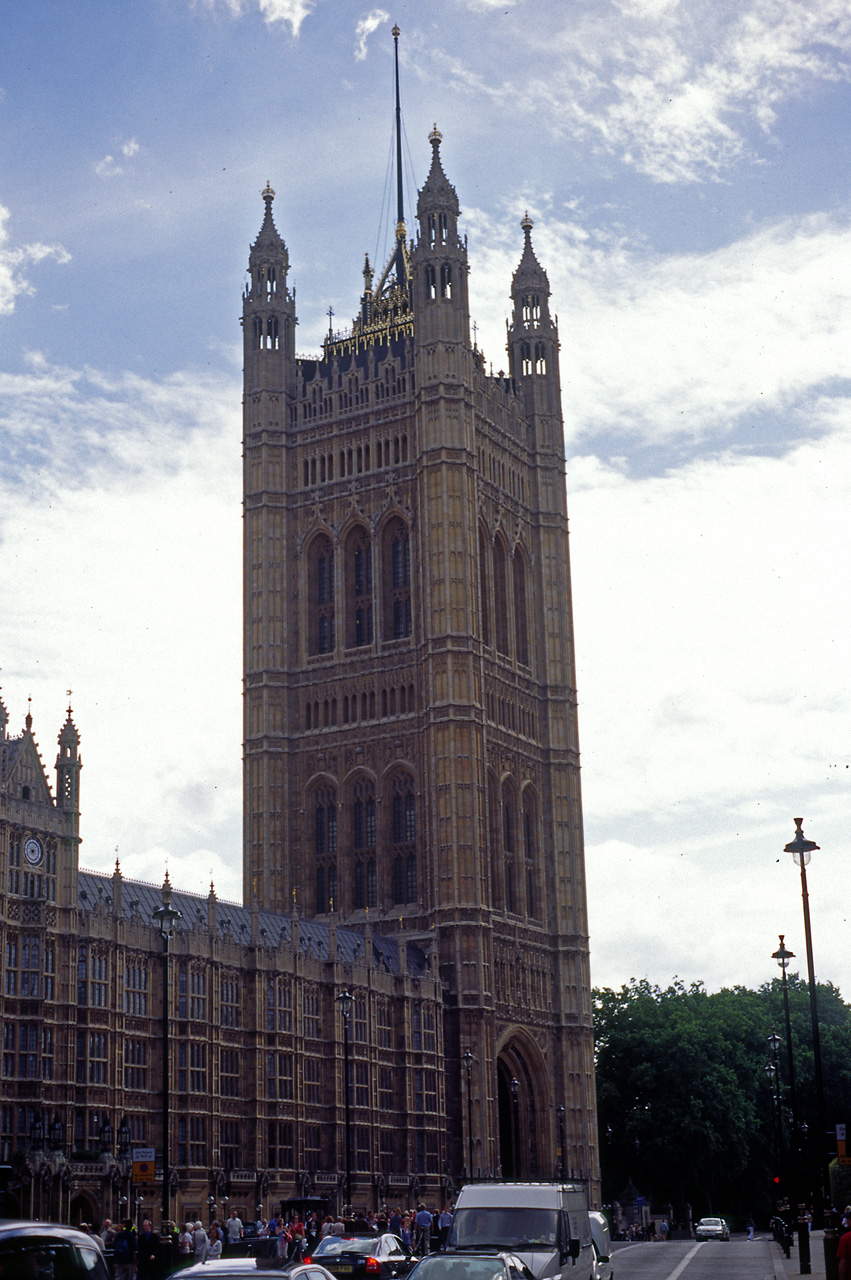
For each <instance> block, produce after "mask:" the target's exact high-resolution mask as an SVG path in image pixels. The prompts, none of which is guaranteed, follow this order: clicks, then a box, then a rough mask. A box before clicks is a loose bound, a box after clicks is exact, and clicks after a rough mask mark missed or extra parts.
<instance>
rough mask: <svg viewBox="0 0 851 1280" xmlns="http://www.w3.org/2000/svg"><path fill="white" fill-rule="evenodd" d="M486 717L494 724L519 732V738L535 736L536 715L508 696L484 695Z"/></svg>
mask: <svg viewBox="0 0 851 1280" xmlns="http://www.w3.org/2000/svg"><path fill="white" fill-rule="evenodd" d="M485 706H486V709H487V715H488V719H489V720H491V721H492V722H493V723H494V724H500V725H502V727H503V729H510V730H511V731H512V733H519V734H520V736H521V738H535V737H536V733H537V728H536V726H537V716H536V715H535V713H534V711H530V710H529V709H528V707H523V706H518V705H517V703H515V702H513V701H512V700H511V699H510V698H498V697H497V696H496V694H494V693H487V694H486V695H485Z"/></svg>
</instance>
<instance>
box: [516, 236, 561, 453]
mask: <svg viewBox="0 0 851 1280" xmlns="http://www.w3.org/2000/svg"><path fill="white" fill-rule="evenodd" d="M520 226H521V227H522V229H523V236H524V244H523V254H522V256H521V258H520V263H519V265H518V267H517V270H516V271H515V272H514V275H513V277H512V280H511V297H512V301H513V304H514V306H513V315H512V320H511V324H510V325H509V328H508V368H509V372H510V374H511V376H512V377H513V378H515V379H516V380H517V382H518V384H519V385H520V386H521V388H522V392H523V394H524V396H525V399H526V407H527V411H528V412H529V414H530V417H532V418H533V419H534V420H535V426H536V439H537V442H538V446H539V448H552V449H555V450H556V451H558V452H559V453H560V452H562V450H563V429H562V425H561V385H560V379H559V368H558V351H559V340H558V328H557V326H556V324H555V321H554V320H553V318H552V316H551V315H550V302H549V299H550V282H549V279H548V278H547V273H546V271H545V270H544V268H543V267H542V266H541V264H540V262H539V261H538V259H537V258H536V257H535V251H534V249H533V248H532V226H533V223H532V219H531V218H530V217H529V215H528V213H527V214H524V216H523V218H522V220H521V222H520Z"/></svg>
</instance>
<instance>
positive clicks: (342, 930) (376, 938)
mask: <svg viewBox="0 0 851 1280" xmlns="http://www.w3.org/2000/svg"><path fill="white" fill-rule="evenodd" d="M79 894H80V897H79V906H80V910H81V911H92V910H94V908H95V907H97V906H98V905H103V906H104V907H107V908H109V909H111V908H112V877H111V876H107V875H101V874H99V873H98V872H95V871H80V872H79ZM121 901H122V907H123V910H122V915H123V916H124V917H125V918H126V919H134V918H135V919H139V920H141V921H143V922H145V923H153V920H152V917H153V913H154V911H156V909H157V907H160V906H162V895H161V892H160V889H159V888H158V887H157V886H156V885H152V884H146V883H145V882H144V881H143V880H128V879H126V878H125V877H122V884H121ZM171 902H172V906H173V907H174V908H175V909H176V910H177V911H179V912H180V914H181V917H182V918H181V919H180V920H179V921H178V923H177V928H178V929H179V930H183V929H192V928H193V927H200V928H202V929H206V927H207V899H206V897H202V896H201V895H200V894H198V893H186V892H185V891H184V890H182V889H174V890H173V892H172V895H171ZM259 919H260V923H259V933H260V944H261V945H263V946H269V947H275V948H278V947H280V946H281V939H282V936H283V945H284V946H285V947H288V946H289V945H290V940H291V938H292V917H290V916H280V915H277V914H276V913H274V912H272V911H261V912H260V917H259ZM216 931H217V933H218V935H219V937H221V938H229V939H231V940H232V941H233V942H236V943H242V944H243V945H244V946H248V945H249V944H250V941H251V911H250V909H249V908H248V907H243V906H240V904H239V903H237V902H226V901H223V900H222V899H221V898H217V899H216ZM298 932H299V943H300V945H301V949H302V951H303V952H304V953H305V955H312V956H314V957H315V958H316V959H317V960H328V959H329V958H330V957H329V942H328V938H329V929H328V924H327V922H325V921H322V920H304V919H301V918H299V921H298ZM363 949H364V937H363V933H362V932H361V931H360V930H359V929H354V928H351V927H349V926H343V925H338V926H337V959H338V960H341V961H343V963H346V964H351V963H353V962H354V961H355V960H359V959H361V958H362V956H363ZM372 953H373V964H376V965H382V966H383V967H384V968H385V969H386V970H387V972H388V973H398V972H399V943H398V940H397V939H396V938H394V937H385V936H383V935H381V934H375V933H373V935H372ZM407 958H408V959H407V970H408V973H410V974H412V975H413V976H415V977H418V976H420V975H422V974H424V973H426V972H427V964H426V957H425V954H424V952H423V951H422V949H421V948H420V947H418V946H416V945H415V944H414V943H410V942H409V943H408V945H407Z"/></svg>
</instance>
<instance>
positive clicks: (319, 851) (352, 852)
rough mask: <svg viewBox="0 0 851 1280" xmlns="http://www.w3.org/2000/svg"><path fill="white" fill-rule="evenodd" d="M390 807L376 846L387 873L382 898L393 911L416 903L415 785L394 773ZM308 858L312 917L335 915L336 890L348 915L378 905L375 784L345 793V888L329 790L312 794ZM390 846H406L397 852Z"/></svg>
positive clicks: (320, 789)
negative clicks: (312, 876)
mask: <svg viewBox="0 0 851 1280" xmlns="http://www.w3.org/2000/svg"><path fill="white" fill-rule="evenodd" d="M388 798H389V800H390V803H389V806H388V808H387V810H386V812H385V819H384V822H385V827H384V831H383V837H382V840H381V842H380V843H381V845H382V847H383V849H384V850H385V852H384V856H383V858H382V859H381V861H382V863H383V865H384V866H385V868H386V870H385V872H384V874H385V876H386V879H387V885H386V887H387V892H388V895H389V897H390V899H391V900H392V902H393V904H394V905H395V906H399V905H402V904H404V903H410V902H416V900H417V855H416V851H415V849H414V848H413V846H414V844H415V842H416V838H417V817H416V811H417V806H416V797H415V795H414V781H413V778H412V777H411V775H410V774H408V773H397V774H395V775H394V776H393V777H392V778H391V779H390V781H389V784H388ZM312 808H313V852H314V855H315V857H316V859H317V867H316V900H315V909H316V911H317V912H320V913H321V912H325V911H335V910H338V909H339V907H340V905H341V904H340V890H341V887H342V888H343V890H344V893H345V895H346V896H347V898H349V899H350V902H351V907H352V909H353V910H356V911H359V910H363V909H365V908H367V907H368V908H370V909H372V908H375V907H377V906H378V905H379V902H378V898H379V861H378V859H377V857H376V852H377V845H378V843H379V841H378V823H377V810H376V797H375V784H374V783H373V782H372V781H371V780H369V779H359V780H358V781H357V782H355V783H353V784H352V786H351V787H350V789H349V795H348V798H347V802H346V804H345V805H344V807H343V810H342V823H343V837H342V843H343V848H344V852H345V854H346V855H347V858H348V860H349V863H350V864H351V865H350V866H349V870H348V871H347V883H346V884H345V885H343V886H341V885H340V883H339V874H338V864H337V861H336V855H337V852H338V841H339V831H338V821H339V820H340V814H339V813H338V806H337V793H336V790H335V789H334V788H333V787H331V786H327V785H326V786H321V787H318V788H317V789H316V790H315V791H314V793H313V804H312ZM392 846H408V848H407V849H405V850H402V849H400V848H396V849H395V850H394V849H393V848H392Z"/></svg>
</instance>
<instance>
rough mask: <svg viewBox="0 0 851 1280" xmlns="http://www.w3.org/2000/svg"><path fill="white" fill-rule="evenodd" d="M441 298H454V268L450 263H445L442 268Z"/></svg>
mask: <svg viewBox="0 0 851 1280" xmlns="http://www.w3.org/2000/svg"><path fill="white" fill-rule="evenodd" d="M440 296H441V298H447V299H449V298H451V297H452V268H451V267H450V265H449V263H448V262H444V264H443V266H442V267H441V268H440Z"/></svg>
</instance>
